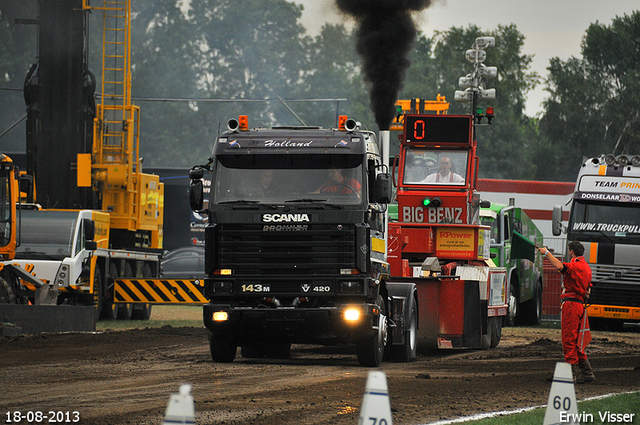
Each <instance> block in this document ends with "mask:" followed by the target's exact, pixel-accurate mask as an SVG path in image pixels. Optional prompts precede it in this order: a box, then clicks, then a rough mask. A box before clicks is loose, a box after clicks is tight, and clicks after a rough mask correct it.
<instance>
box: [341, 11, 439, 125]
mask: <svg viewBox="0 0 640 425" xmlns="http://www.w3.org/2000/svg"><path fill="white" fill-rule="evenodd" d="M336 4H337V6H338V8H339V9H340V11H341V12H342V13H345V14H347V15H350V16H352V17H353V18H355V19H356V21H357V23H358V26H357V30H356V37H357V44H356V49H357V52H358V54H359V55H360V57H361V59H362V68H363V72H364V75H365V80H366V81H367V82H369V83H370V84H371V92H370V94H369V97H370V99H371V109H372V110H373V113H374V115H375V119H376V123H377V124H378V127H379V128H380V129H381V130H388V129H389V127H390V126H391V122H392V121H393V118H394V117H395V113H396V111H395V106H394V105H395V103H396V100H397V98H398V92H399V91H400V89H401V88H402V85H403V82H404V74H405V71H406V70H407V68H409V66H410V65H411V62H410V61H409V59H408V58H407V55H408V54H409V51H410V49H411V45H412V44H413V41H414V40H415V38H416V32H417V31H416V27H415V23H414V22H413V19H412V17H411V13H412V12H416V11H420V10H423V9H425V8H427V7H429V6H430V5H431V0H336Z"/></svg>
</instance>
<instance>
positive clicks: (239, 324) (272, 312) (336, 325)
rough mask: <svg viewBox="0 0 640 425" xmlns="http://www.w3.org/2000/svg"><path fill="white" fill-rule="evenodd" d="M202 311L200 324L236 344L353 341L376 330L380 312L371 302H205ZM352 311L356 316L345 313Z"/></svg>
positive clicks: (334, 342)
mask: <svg viewBox="0 0 640 425" xmlns="http://www.w3.org/2000/svg"><path fill="white" fill-rule="evenodd" d="M203 311H204V313H203V315H204V325H205V327H206V328H207V329H208V330H209V332H211V333H212V334H216V335H223V336H225V337H227V338H230V339H231V340H233V341H235V342H236V343H238V345H243V344H251V343H255V342H256V341H259V340H285V341H289V342H292V343H309V344H339V343H354V342H357V341H359V340H362V339H367V338H371V337H372V336H373V335H375V334H376V333H377V331H378V317H379V314H380V312H379V308H378V306H376V305H375V304H344V305H340V306H337V307H330V308H237V307H232V306H231V305H228V304H206V305H205V306H204V310H203ZM355 312H357V318H354V316H352V315H350V314H348V313H351V314H354V313H355ZM349 316H350V317H351V319H348V318H347V317H349Z"/></svg>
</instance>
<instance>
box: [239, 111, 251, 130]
mask: <svg viewBox="0 0 640 425" xmlns="http://www.w3.org/2000/svg"><path fill="white" fill-rule="evenodd" d="M238 124H239V125H238V128H239V129H240V130H249V117H248V116H247V115H240V116H239V117H238Z"/></svg>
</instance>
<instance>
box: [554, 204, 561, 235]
mask: <svg viewBox="0 0 640 425" xmlns="http://www.w3.org/2000/svg"><path fill="white" fill-rule="evenodd" d="M551 231H552V232H553V236H560V234H562V205H554V206H553V214H552V215H551Z"/></svg>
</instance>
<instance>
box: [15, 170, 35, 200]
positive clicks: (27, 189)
mask: <svg viewBox="0 0 640 425" xmlns="http://www.w3.org/2000/svg"><path fill="white" fill-rule="evenodd" d="M18 184H19V186H20V194H21V196H22V193H25V194H26V195H27V197H26V200H27V202H28V203H32V202H34V201H35V200H34V198H33V176H30V175H23V176H20V180H19V183H18Z"/></svg>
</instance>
